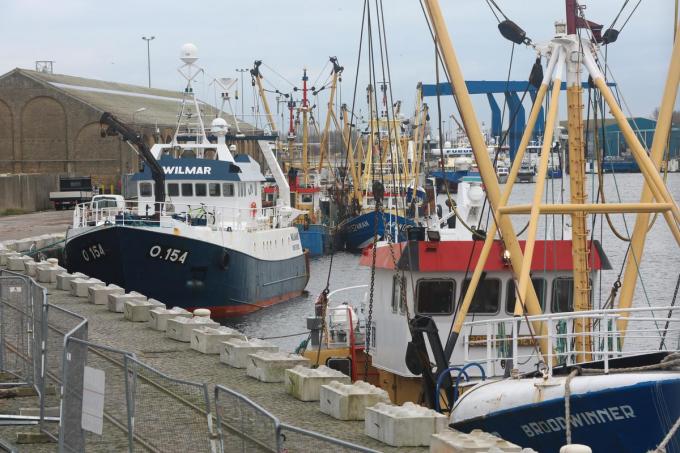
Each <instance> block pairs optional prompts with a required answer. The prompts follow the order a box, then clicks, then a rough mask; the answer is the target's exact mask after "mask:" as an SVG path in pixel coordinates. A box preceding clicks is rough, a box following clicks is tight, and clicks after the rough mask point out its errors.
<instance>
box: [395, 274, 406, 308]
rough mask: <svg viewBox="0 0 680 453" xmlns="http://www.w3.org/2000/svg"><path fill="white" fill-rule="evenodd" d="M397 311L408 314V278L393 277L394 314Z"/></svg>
mask: <svg viewBox="0 0 680 453" xmlns="http://www.w3.org/2000/svg"><path fill="white" fill-rule="evenodd" d="M402 288H403V289H402ZM397 310H399V312H400V313H405V312H406V277H405V276H399V275H395V276H393V277H392V313H396V312H397Z"/></svg>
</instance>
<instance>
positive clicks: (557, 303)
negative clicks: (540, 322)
mask: <svg viewBox="0 0 680 453" xmlns="http://www.w3.org/2000/svg"><path fill="white" fill-rule="evenodd" d="M589 285H590V287H591V288H592V286H593V281H592V280H589ZM592 298H593V292H592V291H591V292H590V303H591V305H592V302H593V300H592ZM550 311H552V312H553V313H563V312H569V311H574V279H573V278H572V277H558V278H556V279H554V280H553V284H552V300H551V302H550Z"/></svg>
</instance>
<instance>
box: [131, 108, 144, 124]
mask: <svg viewBox="0 0 680 453" xmlns="http://www.w3.org/2000/svg"><path fill="white" fill-rule="evenodd" d="M145 110H146V107H140V108H138V109H137V110H135V111H134V112H132V124H135V115H136V114H138V113H142V112H143V111H145Z"/></svg>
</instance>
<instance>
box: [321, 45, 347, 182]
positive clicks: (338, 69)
mask: <svg viewBox="0 0 680 453" xmlns="http://www.w3.org/2000/svg"><path fill="white" fill-rule="evenodd" d="M331 63H333V79H332V80H331V91H330V94H329V95H328V112H327V114H326V124H325V126H324V128H323V135H322V136H321V144H320V146H319V166H318V170H319V172H321V169H322V168H323V161H324V156H325V155H326V154H328V136H329V134H330V126H331V119H334V120H335V112H333V103H334V101H335V90H336V87H337V85H338V78H339V77H340V74H341V73H342V70H343V67H342V66H340V65H339V64H338V59H337V58H336V57H331ZM335 122H336V127H337V120H335ZM329 159H330V155H329Z"/></svg>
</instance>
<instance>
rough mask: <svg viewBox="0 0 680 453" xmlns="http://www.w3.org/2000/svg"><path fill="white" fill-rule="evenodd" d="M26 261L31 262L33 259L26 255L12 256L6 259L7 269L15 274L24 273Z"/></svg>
mask: <svg viewBox="0 0 680 453" xmlns="http://www.w3.org/2000/svg"><path fill="white" fill-rule="evenodd" d="M26 261H33V258H31V257H30V256H26V255H20V254H17V255H12V256H10V257H9V258H8V259H7V269H9V270H10V271H16V272H26Z"/></svg>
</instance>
